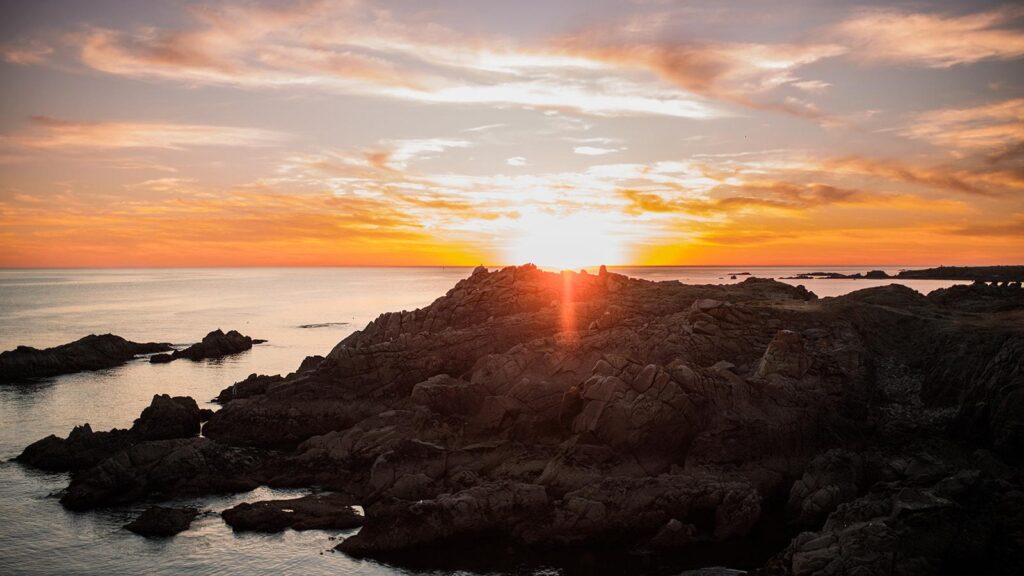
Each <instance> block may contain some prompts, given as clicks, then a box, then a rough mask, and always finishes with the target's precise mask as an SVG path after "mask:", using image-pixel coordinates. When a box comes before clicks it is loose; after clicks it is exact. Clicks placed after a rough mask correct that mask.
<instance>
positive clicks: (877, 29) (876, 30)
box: [828, 8, 1024, 68]
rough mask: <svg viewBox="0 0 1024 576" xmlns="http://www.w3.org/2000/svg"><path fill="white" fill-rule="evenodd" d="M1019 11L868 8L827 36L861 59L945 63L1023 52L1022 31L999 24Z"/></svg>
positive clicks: (1014, 55) (941, 65)
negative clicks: (937, 11)
mask: <svg viewBox="0 0 1024 576" xmlns="http://www.w3.org/2000/svg"><path fill="white" fill-rule="evenodd" d="M1022 15H1024V12H1022V11H1021V10H1020V9H1019V8H1015V9H1002V10H993V11H989V12H982V13H978V14H967V15H963V16H944V15H939V14H922V13H908V12H900V11H896V10H888V9H876V10H866V11H863V12H861V13H860V14H858V15H857V16H855V17H853V18H850V19H848V20H846V21H844V22H842V23H840V24H838V25H836V26H834V27H833V28H832V29H831V30H830V31H829V32H828V37H829V38H835V39H836V40H837V41H839V42H841V43H843V44H845V45H847V46H848V47H849V51H850V57H852V58H854V59H857V60H861V61H864V62H879V63H884V62H907V63H913V64H922V65H924V66H930V67H933V68H948V67H951V66H956V65H958V64H970V63H973V62H980V61H982V60H1010V59H1015V58H1019V57H1021V56H1024V33H1022V32H1021V31H1020V30H1018V29H1011V28H1003V27H1001V26H1005V25H1006V24H1010V23H1011V22H1012V21H1014V20H1015V19H1017V18H1020V17H1021V16H1022Z"/></svg>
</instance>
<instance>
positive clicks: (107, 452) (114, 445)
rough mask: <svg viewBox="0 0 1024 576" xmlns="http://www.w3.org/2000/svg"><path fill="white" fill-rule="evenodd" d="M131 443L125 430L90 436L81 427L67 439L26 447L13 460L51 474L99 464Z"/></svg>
mask: <svg viewBox="0 0 1024 576" xmlns="http://www.w3.org/2000/svg"><path fill="white" fill-rule="evenodd" d="M135 441H136V437H135V435H134V434H132V433H131V432H129V431H127V430H117V429H115V430H111V431H109V432H93V430H92V427H90V426H89V425H88V424H83V425H82V426H75V428H74V429H73V430H71V433H70V434H68V437H67V438H59V437H57V436H54V435H52V434H51V435H50V436H47V437H46V438H43V439H42V440H39V441H37V442H35V443H33V444H31V445H29V446H28V447H27V448H25V450H23V451H22V453H21V454H20V455H19V456H18V457H17V460H18V461H19V462H21V463H23V464H27V465H29V466H32V467H35V468H39V469H41V470H49V471H53V472H64V471H68V470H80V469H83V468H90V467H92V466H95V465H96V464H99V463H100V462H102V461H103V460H105V459H107V458H109V457H110V456H111V455H113V454H115V453H117V452H118V451H120V450H123V449H125V448H127V447H129V446H131V445H132V444H133V443H134V442H135Z"/></svg>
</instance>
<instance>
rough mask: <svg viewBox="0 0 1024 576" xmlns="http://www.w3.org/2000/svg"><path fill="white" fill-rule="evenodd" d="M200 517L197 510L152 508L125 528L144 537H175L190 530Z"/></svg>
mask: <svg viewBox="0 0 1024 576" xmlns="http://www.w3.org/2000/svg"><path fill="white" fill-rule="evenodd" d="M198 515H199V511H198V510H196V509H195V508H165V507H163V506H152V507H150V508H147V509H146V510H145V511H144V512H143V513H142V514H141V515H139V517H138V518H136V519H135V520H132V521H131V522H129V523H128V524H125V525H124V527H125V529H126V530H130V531H132V532H135V533H136V534H141V535H143V536H174V535H175V534H177V533H178V532H184V531H185V530H188V527H189V526H191V525H192V520H194V519H195V517H196V516H198Z"/></svg>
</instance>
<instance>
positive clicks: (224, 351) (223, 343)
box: [150, 329, 266, 364]
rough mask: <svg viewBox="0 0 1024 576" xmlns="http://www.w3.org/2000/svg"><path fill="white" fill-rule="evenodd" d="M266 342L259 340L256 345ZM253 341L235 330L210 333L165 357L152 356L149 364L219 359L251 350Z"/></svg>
mask: <svg viewBox="0 0 1024 576" xmlns="http://www.w3.org/2000/svg"><path fill="white" fill-rule="evenodd" d="M261 342H266V340H259V341H256V343H261ZM253 343H254V341H253V339H252V338H250V337H248V336H243V335H242V334H240V333H238V332H237V331H235V330H231V331H230V332H228V333H226V334H225V333H224V332H223V331H221V330H220V329H217V330H214V331H213V332H210V333H209V334H207V335H206V336H204V337H203V341H202V342H199V343H197V344H193V345H191V346H189V347H188V348H185V349H184V350H175V351H174V352H172V353H171V354H170V356H167V355H165V354H161V355H159V357H157V356H154V357H153V358H151V359H150V362H152V363H154V364H164V363H167V362H171V361H174V360H178V359H179V358H187V359H189V360H192V361H199V360H205V359H208V358H220V357H222V356H228V355H230V354H238V353H239V352H244V351H246V350H249V349H251V348H252V345H253Z"/></svg>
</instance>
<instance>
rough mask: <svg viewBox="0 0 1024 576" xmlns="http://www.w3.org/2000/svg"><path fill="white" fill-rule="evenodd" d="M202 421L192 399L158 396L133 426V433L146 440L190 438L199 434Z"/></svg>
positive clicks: (165, 395) (200, 414)
mask: <svg viewBox="0 0 1024 576" xmlns="http://www.w3.org/2000/svg"><path fill="white" fill-rule="evenodd" d="M202 419H203V415H202V413H201V412H200V411H199V406H198V405H197V404H196V401H195V400H193V399H192V398H190V397H188V396H175V397H174V398H171V397H170V396H168V395H167V394H157V395H155V396H153V401H152V402H151V403H150V405H149V406H148V407H147V408H146V409H145V410H143V411H142V414H141V415H139V417H138V419H136V420H135V423H134V424H132V428H131V431H132V432H133V433H135V434H137V435H139V436H140V437H142V439H144V440H166V439H168V438H188V437H189V436H195V435H197V434H199V427H200V421H201V420H202Z"/></svg>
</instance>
